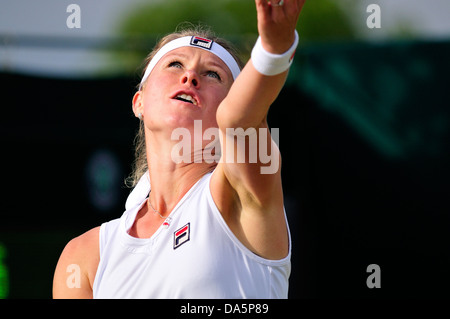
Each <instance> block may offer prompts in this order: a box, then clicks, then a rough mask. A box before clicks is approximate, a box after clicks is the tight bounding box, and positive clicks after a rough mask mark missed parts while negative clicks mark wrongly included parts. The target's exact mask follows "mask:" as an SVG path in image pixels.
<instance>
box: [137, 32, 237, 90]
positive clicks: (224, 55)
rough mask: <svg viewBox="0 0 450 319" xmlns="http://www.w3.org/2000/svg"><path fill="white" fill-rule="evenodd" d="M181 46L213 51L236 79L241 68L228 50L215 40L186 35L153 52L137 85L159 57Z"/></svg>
mask: <svg viewBox="0 0 450 319" xmlns="http://www.w3.org/2000/svg"><path fill="white" fill-rule="evenodd" d="M181 47H196V48H200V49H203V50H206V51H209V52H211V53H214V54H215V55H217V56H218V57H219V58H220V59H221V60H222V61H223V62H224V63H225V64H226V65H227V67H228V68H229V69H230V71H231V74H232V75H233V79H234V80H236V78H237V76H238V75H239V73H240V72H241V70H240V69H239V65H238V64H237V62H236V60H235V59H234V58H233V56H232V55H231V54H230V52H228V51H227V50H226V49H225V48H224V47H222V46H221V45H220V44H218V43H217V42H214V41H212V40H209V39H205V38H201V37H197V36H186V37H182V38H178V39H175V40H173V41H170V42H169V43H167V44H165V45H164V46H163V47H162V48H161V49H159V51H158V52H157V53H156V54H155V56H154V57H153V59H152V60H151V61H150V63H149V64H148V66H147V69H146V70H145V73H144V76H143V77H142V80H141V84H140V85H139V89H141V88H142V85H143V84H144V82H145V81H146V80H147V78H148V76H149V75H150V73H151V72H152V70H153V68H154V67H155V65H156V63H158V61H159V60H161V58H162V57H163V56H164V55H166V54H167V53H168V52H170V51H172V50H175V49H178V48H181Z"/></svg>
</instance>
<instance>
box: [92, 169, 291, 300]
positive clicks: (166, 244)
mask: <svg viewBox="0 0 450 319" xmlns="http://www.w3.org/2000/svg"><path fill="white" fill-rule="evenodd" d="M211 175H212V174H211V173H208V174H206V175H205V176H203V177H202V178H201V179H200V180H199V181H198V182H197V183H196V184H195V185H194V186H192V188H191V189H190V190H189V191H188V192H187V193H186V194H185V195H184V197H183V198H182V199H181V200H180V201H179V203H178V204H177V206H176V207H175V208H174V209H173V211H172V212H171V214H170V215H169V217H170V220H169V225H168V226H167V225H161V227H160V228H159V229H158V230H157V231H156V232H155V233H154V234H153V236H151V237H150V238H147V239H141V238H135V237H132V236H130V235H129V234H128V230H129V229H130V228H131V226H132V225H133V223H134V220H135V218H136V214H137V212H138V211H139V209H140V208H141V207H142V205H144V203H145V199H144V200H143V201H142V202H141V203H140V204H139V205H135V206H134V207H132V208H130V209H127V210H126V211H125V213H124V214H123V215H122V217H121V218H119V219H115V220H112V221H110V222H107V223H104V224H102V225H101V227H100V262H99V265H98V269H97V273H96V276H95V280H94V286H93V294H94V298H189V299H191V298H192V299H194V298H221V299H222V298H255V299H262V298H287V294H288V279H289V275H290V271H291V263H290V256H291V241H290V234H289V254H288V256H287V257H285V258H283V259H281V260H267V259H264V258H261V257H259V256H257V255H255V254H254V253H252V252H251V251H250V250H249V249H247V248H246V247H245V246H244V245H243V244H242V243H241V242H240V241H239V240H238V239H237V238H236V237H235V236H234V234H233V233H232V232H231V230H230V229H229V228H228V226H227V224H226V222H225V221H224V219H223V218H222V215H221V214H220V212H219V210H218V209H217V206H216V205H215V203H214V201H213V198H212V196H211V191H210V188H209V182H210V179H211ZM286 223H287V222H286Z"/></svg>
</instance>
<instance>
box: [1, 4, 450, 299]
mask: <svg viewBox="0 0 450 319" xmlns="http://www.w3.org/2000/svg"><path fill="white" fill-rule="evenodd" d="M70 3H71V2H70V1H58V3H56V4H55V3H54V2H51V1H47V0H45V1H44V0H43V1H41V2H38V3H37V2H35V1H24V0H21V1H16V2H14V3H13V2H8V3H5V2H3V3H2V4H0V37H1V39H2V41H1V43H0V65H1V69H0V82H1V87H2V98H1V99H0V101H1V105H2V106H3V108H2V111H3V114H2V116H1V119H0V123H1V125H0V130H1V134H0V141H1V142H2V145H3V146H4V147H5V149H6V152H4V155H3V156H2V168H3V172H4V175H3V176H4V179H3V180H4V181H5V188H6V191H3V192H2V204H3V205H2V206H1V217H2V218H1V221H0V298H50V297H51V285H52V276H53V271H54V267H55V266H56V262H57V260H58V257H59V255H60V253H61V251H62V249H63V247H64V245H65V244H66V243H67V242H68V241H69V240H70V239H71V238H73V237H75V236H77V235H79V234H81V233H83V232H84V231H87V230H88V229H90V228H92V227H95V226H98V225H99V224H101V223H102V222H105V221H108V220H111V219H113V218H117V217H119V216H120V215H121V214H122V212H123V210H124V203H125V199H126V196H127V194H128V192H129V190H128V189H126V188H125V187H124V184H123V179H124V178H125V177H126V176H127V174H129V172H130V170H131V163H132V160H133V137H134V133H135V130H136V129H137V121H136V120H135V118H134V116H133V114H132V112H131V98H132V96H133V93H134V92H135V86H136V84H137V83H138V82H139V78H140V74H141V73H140V72H141V69H142V62H143V58H144V57H145V55H146V54H147V53H148V52H149V51H150V50H151V48H152V47H153V45H154V44H155V42H156V41H157V39H159V38H161V37H162V36H164V35H165V34H167V33H170V32H172V31H174V30H175V29H176V28H179V27H181V26H182V25H183V24H185V23H186V22H188V23H193V24H198V23H202V24H206V25H209V26H211V27H212V29H213V30H215V31H216V33H217V34H219V35H221V36H223V37H225V38H227V39H229V40H231V41H232V42H233V43H235V44H236V45H237V46H238V47H239V49H240V50H241V55H242V57H243V58H244V59H247V58H248V56H249V52H250V50H251V48H252V46H253V44H254V42H255V40H256V37H257V29H256V14H255V8H254V2H253V1H251V0H246V1H242V0H215V1H206V0H165V1H157V0H155V1H140V0H134V1H96V2H91V1H87V0H83V1H78V2H77V4H79V6H80V8H81V28H80V29H69V28H67V26H66V19H67V17H68V16H69V14H70V13H67V12H66V8H67V6H68V5H69V4H70ZM370 3H378V4H379V5H380V8H381V28H380V29H369V28H368V27H367V25H366V19H367V17H368V16H369V15H370V13H367V12H366V7H367V5H368V4H370ZM38 9H39V10H40V11H39V12H41V13H42V14H41V15H31V14H30V13H27V12H36V10H38ZM449 9H450V7H449V6H448V2H445V1H440V0H432V1H430V2H427V3H426V4H423V3H422V2H420V1H396V2H395V4H394V2H392V1H387V0H383V1H378V2H373V1H365V0H361V1H357V0H340V1H332V0H309V1H307V4H306V5H305V7H304V10H303V12H302V14H301V16H300V21H299V24H298V27H297V29H298V31H299V34H300V39H301V42H300V45H299V48H298V50H297V54H296V58H295V60H294V64H293V66H292V68H291V71H290V74H289V78H288V81H287V83H286V86H285V88H284V89H283V91H282V92H281V94H280V96H279V98H278V100H277V101H276V102H275V103H274V105H273V106H272V108H271V110H270V112H269V125H270V126H272V127H278V128H280V149H281V151H282V154H283V171H282V172H283V173H282V174H283V184H284V191H285V205H286V210H287V213H288V218H289V223H290V227H291V233H292V239H293V255H292V275H291V280H290V297H291V298H409V297H414V298H417V297H448V296H449V292H448V289H447V286H448V285H449V284H450V277H449V275H448V268H449V266H450V255H449V253H448V242H449V239H450V238H449V231H448V225H449V222H450V218H449V211H450V209H449V208H450V205H449V203H448V194H449V192H450V183H449V180H450V171H449V165H448V163H449V159H450V152H449V146H448V145H449V142H450V133H449V123H448V122H449V119H450V116H449V115H450V114H449V113H450V111H449V102H448V101H449V95H450V94H449V90H448V74H449V71H450V58H449V57H450V27H449V25H448V23H447V22H446V21H447V20H448V19H447V18H446V17H447V15H445V12H449V11H448V10H449ZM442 16H444V17H442ZM439 23H441V24H439ZM372 263H376V264H378V265H380V267H381V276H382V277H381V278H382V279H381V283H382V288H381V289H368V288H367V286H366V278H367V276H368V275H369V274H367V273H366V267H367V266H368V265H369V264H372Z"/></svg>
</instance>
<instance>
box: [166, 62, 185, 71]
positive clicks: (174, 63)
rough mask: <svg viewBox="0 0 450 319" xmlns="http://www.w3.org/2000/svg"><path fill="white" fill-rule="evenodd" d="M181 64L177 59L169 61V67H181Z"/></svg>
mask: <svg viewBox="0 0 450 319" xmlns="http://www.w3.org/2000/svg"><path fill="white" fill-rule="evenodd" d="M182 67H183V64H181V62H179V61H172V62H170V63H169V68H180V69H181V68H182Z"/></svg>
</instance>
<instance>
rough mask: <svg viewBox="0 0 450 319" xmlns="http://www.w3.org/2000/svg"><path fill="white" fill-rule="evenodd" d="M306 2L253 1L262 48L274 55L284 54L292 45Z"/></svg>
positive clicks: (299, 0)
mask: <svg viewBox="0 0 450 319" xmlns="http://www.w3.org/2000/svg"><path fill="white" fill-rule="evenodd" d="M305 1H306V0H283V2H284V3H283V5H282V6H275V5H272V3H275V4H276V3H279V2H280V0H271V1H267V0H255V2H256V11H257V17H258V32H259V35H260V36H261V41H262V46H263V48H264V49H265V50H266V51H268V52H270V53H274V54H281V53H284V52H286V51H287V50H288V49H289V48H290V47H291V45H292V44H293V43H294V39H295V36H294V30H295V26H296V25H297V21H298V16H299V15H300V11H301V10H302V7H303V5H304V4H305Z"/></svg>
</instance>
